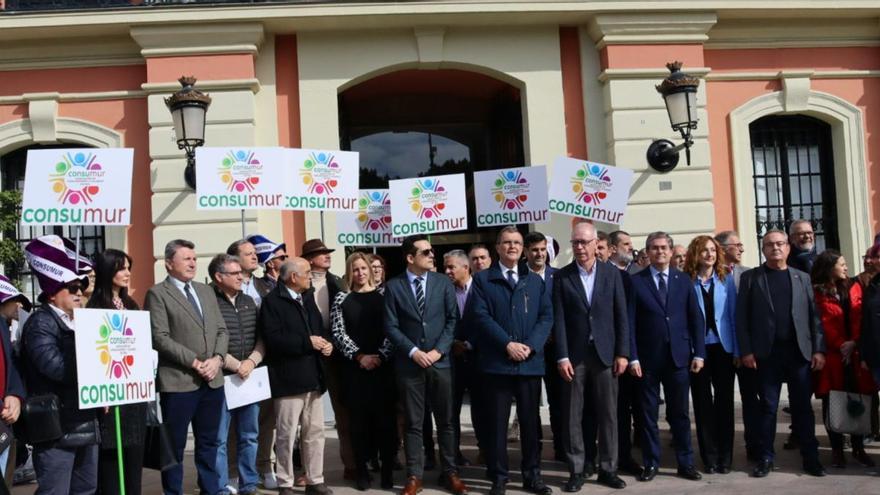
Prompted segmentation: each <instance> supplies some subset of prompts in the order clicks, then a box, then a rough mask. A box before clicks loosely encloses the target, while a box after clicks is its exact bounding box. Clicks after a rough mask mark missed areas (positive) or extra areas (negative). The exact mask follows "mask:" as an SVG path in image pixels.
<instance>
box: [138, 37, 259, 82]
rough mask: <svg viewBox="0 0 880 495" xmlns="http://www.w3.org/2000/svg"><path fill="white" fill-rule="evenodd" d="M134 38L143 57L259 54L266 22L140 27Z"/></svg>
mask: <svg viewBox="0 0 880 495" xmlns="http://www.w3.org/2000/svg"><path fill="white" fill-rule="evenodd" d="M131 37H132V38H134V40H135V41H136V42H137V44H138V45H140V46H141V55H143V56H144V57H169V56H186V55H204V54H212V53H250V54H252V55H256V54H257V53H258V52H259V48H260V45H261V44H262V42H263V25H262V24H261V23H257V22H247V23H222V24H208V23H203V24H172V25H167V24H166V25H160V26H138V27H133V28H132V29H131ZM200 86H201V84H200Z"/></svg>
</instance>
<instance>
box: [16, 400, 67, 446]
mask: <svg viewBox="0 0 880 495" xmlns="http://www.w3.org/2000/svg"><path fill="white" fill-rule="evenodd" d="M23 413H24V414H22V422H23V423H24V436H25V439H26V441H27V443H29V444H31V445H36V444H40V443H46V442H54V441H56V440H58V439H60V438H61V436H62V435H63V434H64V431H63V430H62V429H61V405H60V403H59V401H58V396H57V395H55V394H44V395H35V396H31V397H28V398H27V399H26V400H25V401H24V411H23Z"/></svg>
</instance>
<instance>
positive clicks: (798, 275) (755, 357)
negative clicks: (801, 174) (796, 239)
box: [736, 229, 825, 478]
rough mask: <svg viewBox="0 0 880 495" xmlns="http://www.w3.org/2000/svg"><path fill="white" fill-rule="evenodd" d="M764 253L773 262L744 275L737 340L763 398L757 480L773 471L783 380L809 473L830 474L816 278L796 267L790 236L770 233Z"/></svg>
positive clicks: (738, 296) (775, 231)
mask: <svg viewBox="0 0 880 495" xmlns="http://www.w3.org/2000/svg"><path fill="white" fill-rule="evenodd" d="M761 250H762V252H763V253H764V258H765V259H766V260H767V261H766V262H765V263H764V264H763V265H761V266H759V267H757V268H754V269H752V270H749V271H747V272H745V273H743V275H742V278H741V279H740V287H739V292H738V295H737V300H736V303H737V304H736V338H737V341H738V342H739V350H740V355H741V356H742V365H743V366H745V367H746V368H750V369H754V370H756V371H757V377H758V396H759V400H760V412H761V417H760V421H759V423H760V435H759V437H758V441H759V445H760V447H759V452H758V453H759V454H760V456H761V458H760V459H759V460H758V464H757V466H756V467H755V469H754V470H753V471H752V476H754V477H756V478H763V477H764V476H767V474H768V473H769V472H770V471H771V470H772V469H773V459H774V454H775V452H774V450H773V440H774V438H775V436H776V410H777V408H778V407H779V392H780V390H781V388H782V382H786V383H788V394H789V402H790V403H791V416H792V421H793V427H794V433H795V435H797V437H798V439H799V440H800V447H801V456H802V458H803V467H804V471H805V472H806V473H807V474H810V475H813V476H824V475H825V469H824V468H823V467H822V464H820V463H819V451H818V446H819V443H818V442H817V441H816V424H815V420H814V418H813V408H812V406H811V404H810V397H811V396H812V381H811V373H812V371H818V370H821V369H822V367H823V366H824V365H825V338H824V335H823V331H822V324H821V323H820V321H819V317H818V315H817V313H816V308H815V305H814V303H813V287H812V285H811V284H810V276H809V275H807V274H806V273H804V272H802V271H800V270H797V269H795V268H791V267H789V266H788V265H787V262H786V259H787V257H788V254H789V245H788V236H787V235H786V234H785V232H783V231H781V230H775V229H773V230H770V231H768V232H767V233H766V234H764V238H763V240H762V242H761Z"/></svg>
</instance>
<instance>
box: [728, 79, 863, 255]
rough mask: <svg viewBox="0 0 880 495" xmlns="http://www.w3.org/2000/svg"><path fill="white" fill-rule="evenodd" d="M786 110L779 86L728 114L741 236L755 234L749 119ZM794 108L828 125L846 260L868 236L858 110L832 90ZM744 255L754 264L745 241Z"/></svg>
mask: <svg viewBox="0 0 880 495" xmlns="http://www.w3.org/2000/svg"><path fill="white" fill-rule="evenodd" d="M788 113H795V112H791V111H788V110H786V98H785V95H784V93H783V92H781V91H777V92H774V93H770V94H766V95H763V96H759V97H757V98H754V99H752V100H750V101H748V102H746V103H745V104H743V105H742V106H740V107H739V108H737V109H736V110H734V111H732V112H731V113H730V116H729V121H730V147H731V154H732V159H733V163H732V165H733V172H734V173H733V178H734V194H735V195H736V219H737V227H738V229H739V233H740V236H741V238H742V239H754V234H755V232H757V226H756V223H755V193H754V182H753V178H752V174H753V172H752V171H753V165H752V152H751V138H750V136H749V124H751V123H752V122H754V121H756V120H758V119H760V118H761V117H765V116H767V115H774V114H788ZM796 113H799V114H803V115H809V116H811V117H815V118H817V119H820V120H822V121H824V122H827V123H829V124H830V125H831V137H832V148H833V156H834V177H835V187H836V196H837V218H838V231H839V235H840V243H841V248H842V249H841V251H842V252H843V254H844V255H845V256H847V257H849V259H858V257H859V256H860V255H861V251H862V250H863V249H864V248H865V246H870V245H871V242H872V240H873V234H872V232H871V225H870V219H869V216H868V208H869V202H868V177H867V168H866V167H865V129H864V124H863V115H862V111H861V109H859V108H858V107H857V106H855V105H853V104H851V103H850V102H848V101H846V100H843V99H841V98H838V97H836V96H834V95H831V94H828V93H822V92H818V91H809V92H808V96H807V100H806V105H805V106H804V108H803V109H802V110H798V111H797V112H796ZM743 256H744V264H746V265H756V264H757V263H758V246H757V244H753V245H750V246H749V248H748V249H746V252H745V254H744V255H743Z"/></svg>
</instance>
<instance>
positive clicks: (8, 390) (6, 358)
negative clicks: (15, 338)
mask: <svg viewBox="0 0 880 495" xmlns="http://www.w3.org/2000/svg"><path fill="white" fill-rule="evenodd" d="M19 308H24V310H25V311H27V312H30V310H31V302H30V300H28V298H27V297H25V295H24V294H22V293H21V292H19V291H18V289H16V288H15V286H14V285H12V282H11V281H10V280H9V279H8V278H6V277H4V276H3V275H0V346H2V348H3V352H2V353H0V369H2V370H4V371H5V374H6V377H5V378H6V380H4V381H0V384H2V385H3V389H2V394H3V395H2V400H3V412H2V413H0V416H2V418H0V419H3V421H5V422H6V424H12V423H15V422H16V421H17V420H18V414H19V412H20V411H21V401H22V400H24V397H25V391H24V383H23V382H22V380H21V375H19V373H18V368H17V366H16V362H15V361H14V360H13V358H12V340H11V338H10V332H9V327H10V325H12V321H13V320H17V319H18V310H19ZM13 448H14V446H13V445H10V446H9V447H8V448H6V449H4V450H3V452H2V453H0V477H3V476H5V474H6V465H7V463H8V460H9V452H10V451H11V450H13ZM13 457H14V456H13ZM12 467H13V468H14V467H15V459H13V460H12ZM10 479H11V478H10Z"/></svg>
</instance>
